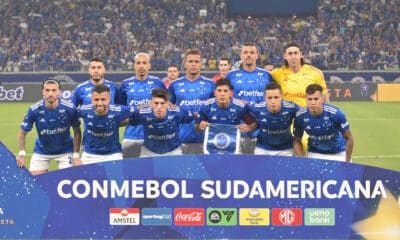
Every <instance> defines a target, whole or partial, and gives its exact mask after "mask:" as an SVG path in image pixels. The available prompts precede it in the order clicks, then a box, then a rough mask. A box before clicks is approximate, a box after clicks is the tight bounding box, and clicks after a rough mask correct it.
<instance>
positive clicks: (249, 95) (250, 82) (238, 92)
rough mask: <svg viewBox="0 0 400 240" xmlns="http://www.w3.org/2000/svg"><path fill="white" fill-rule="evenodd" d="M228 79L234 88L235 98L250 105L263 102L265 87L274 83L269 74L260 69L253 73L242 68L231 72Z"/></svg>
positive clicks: (227, 76)
mask: <svg viewBox="0 0 400 240" xmlns="http://www.w3.org/2000/svg"><path fill="white" fill-rule="evenodd" d="M226 78H228V79H229V80H230V81H231V84H232V86H233V97H234V98H237V99H241V100H246V101H247V102H248V103H250V104H252V103H257V102H263V101H264V89H265V86H266V85H267V84H268V83H270V82H272V81H273V79H272V76H271V74H270V73H269V72H267V71H266V70H264V69H261V68H258V67H257V68H256V70H254V71H253V72H247V71H245V70H244V69H242V68H241V69H239V70H235V71H230V72H229V73H228V74H227V75H226Z"/></svg>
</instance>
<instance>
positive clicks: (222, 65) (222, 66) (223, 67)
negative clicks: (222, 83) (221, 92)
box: [211, 58, 231, 82]
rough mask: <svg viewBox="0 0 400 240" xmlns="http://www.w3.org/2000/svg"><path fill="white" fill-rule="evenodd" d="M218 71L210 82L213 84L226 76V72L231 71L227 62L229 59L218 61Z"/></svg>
mask: <svg viewBox="0 0 400 240" xmlns="http://www.w3.org/2000/svg"><path fill="white" fill-rule="evenodd" d="M218 70H219V73H218V74H216V75H214V76H213V77H212V78H211V80H213V81H214V82H217V81H219V80H221V79H222V78H225V76H226V74H228V72H229V71H230V70H231V64H230V62H229V58H221V59H220V60H219V61H218Z"/></svg>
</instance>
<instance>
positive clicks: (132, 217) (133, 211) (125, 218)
mask: <svg viewBox="0 0 400 240" xmlns="http://www.w3.org/2000/svg"><path fill="white" fill-rule="evenodd" d="M139 212H140V211H139V208H110V225H139V223H140V216H139Z"/></svg>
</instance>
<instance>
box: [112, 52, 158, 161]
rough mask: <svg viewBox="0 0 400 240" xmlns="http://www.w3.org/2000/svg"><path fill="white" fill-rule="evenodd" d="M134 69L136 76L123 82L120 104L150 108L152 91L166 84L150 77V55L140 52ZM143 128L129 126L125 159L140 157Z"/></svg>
mask: <svg viewBox="0 0 400 240" xmlns="http://www.w3.org/2000/svg"><path fill="white" fill-rule="evenodd" d="M134 61H135V62H134V64H133V69H134V70H135V76H134V77H132V78H128V79H125V80H123V81H122V83H121V87H120V90H119V103H120V104H124V105H126V106H134V107H138V106H148V105H149V104H150V101H151V91H152V90H153V89H155V88H164V89H165V86H164V83H163V82H162V80H161V79H159V78H158V77H154V76H150V75H149V71H150V69H151V63H150V55H149V54H148V53H144V52H140V53H138V54H136V55H135V58H134ZM143 139H144V135H143V126H142V125H138V126H131V125H130V126H127V127H126V129H125V133H124V139H123V141H122V152H123V153H124V158H135V157H139V156H140V148H141V146H142V144H143Z"/></svg>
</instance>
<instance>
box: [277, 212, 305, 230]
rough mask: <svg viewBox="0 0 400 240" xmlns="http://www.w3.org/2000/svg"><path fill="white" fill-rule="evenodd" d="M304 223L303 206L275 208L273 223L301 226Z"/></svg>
mask: <svg viewBox="0 0 400 240" xmlns="http://www.w3.org/2000/svg"><path fill="white" fill-rule="evenodd" d="M302 223H303V219H302V212H301V208H273V209H272V225H274V226H300V225H301V224H302Z"/></svg>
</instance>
